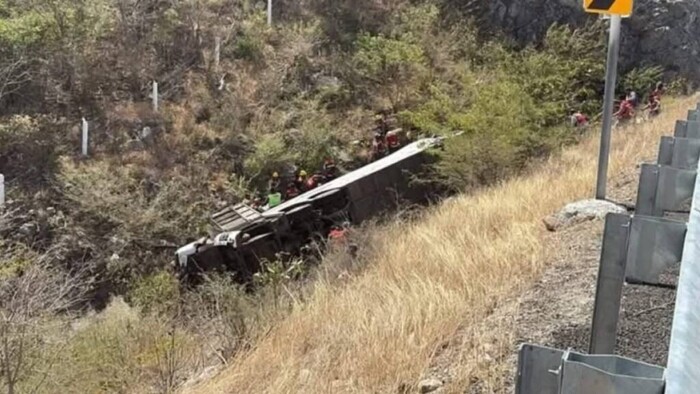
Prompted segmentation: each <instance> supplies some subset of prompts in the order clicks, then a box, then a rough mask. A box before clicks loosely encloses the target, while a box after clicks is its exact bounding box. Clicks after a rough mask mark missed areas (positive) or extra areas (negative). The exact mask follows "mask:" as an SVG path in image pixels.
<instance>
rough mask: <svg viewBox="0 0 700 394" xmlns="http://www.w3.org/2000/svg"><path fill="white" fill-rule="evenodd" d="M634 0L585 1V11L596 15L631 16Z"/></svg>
mask: <svg viewBox="0 0 700 394" xmlns="http://www.w3.org/2000/svg"><path fill="white" fill-rule="evenodd" d="M633 5H634V0H583V9H584V10H586V12H591V13H594V14H608V15H620V16H630V15H632V7H633Z"/></svg>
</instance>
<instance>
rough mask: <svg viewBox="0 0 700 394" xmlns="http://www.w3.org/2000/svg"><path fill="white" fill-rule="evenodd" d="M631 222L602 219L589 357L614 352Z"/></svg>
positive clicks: (622, 218) (618, 218)
mask: <svg viewBox="0 0 700 394" xmlns="http://www.w3.org/2000/svg"><path fill="white" fill-rule="evenodd" d="M630 220H631V218H630V216H629V215H625V214H618V213H610V214H608V215H607V216H606V217H605V230H604V233H603V234H604V235H603V249H602V251H601V254H600V266H599V268H598V283H597V286H596V293H595V306H594V309H593V325H592V327H591V340H590V346H589V352H590V353H591V354H606V353H613V352H614V350H615V341H616V336H617V322H618V320H619V316H620V302H621V299H622V287H623V285H624V282H625V266H626V263H627V245H628V241H629V226H630Z"/></svg>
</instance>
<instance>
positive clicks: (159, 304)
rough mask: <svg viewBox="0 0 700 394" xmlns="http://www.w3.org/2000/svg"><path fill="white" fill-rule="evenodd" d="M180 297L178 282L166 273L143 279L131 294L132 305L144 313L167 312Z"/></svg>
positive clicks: (139, 280) (158, 273)
mask: <svg viewBox="0 0 700 394" xmlns="http://www.w3.org/2000/svg"><path fill="white" fill-rule="evenodd" d="M178 297H179V286H178V281H177V279H176V278H174V277H173V276H172V275H171V274H170V273H168V272H166V271H161V272H157V273H155V274H152V275H149V276H145V277H142V278H140V279H138V281H137V282H136V283H135V284H134V286H133V289H132V290H131V291H130V292H129V299H130V301H131V303H132V304H133V305H135V306H137V307H139V308H141V310H142V311H143V312H144V313H150V312H165V311H167V310H168V309H170V308H171V307H173V306H174V305H175V304H176V302H177V300H178Z"/></svg>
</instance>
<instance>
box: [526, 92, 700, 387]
mask: <svg viewBox="0 0 700 394" xmlns="http://www.w3.org/2000/svg"><path fill="white" fill-rule="evenodd" d="M698 171H700V104H698V107H697V109H694V110H690V111H688V120H687V121H678V122H677V123H676V127H675V130H674V137H663V138H662V139H661V143H660V146H659V156H658V164H643V165H642V168H641V173H640V182H639V190H638V196H637V204H636V210H635V214H634V215H626V214H609V215H608V216H607V217H606V220H605V230H604V233H603V245H602V250H601V257H600V265H599V272H598V279H597V287H596V295H595V305H594V310H593V323H592V329H591V339H590V346H589V352H590V353H591V354H590V355H584V354H581V353H576V352H572V351H563V350H557V349H551V348H547V347H543V346H537V345H532V344H524V345H522V346H521V349H520V353H519V358H518V372H517V374H518V375H517V381H516V393H517V394H535V393H537V394H564V393H566V394H579V393H596V394H608V393H610V394H612V393H619V394H642V393H644V394H646V393H649V394H652V393H653V394H657V393H659V394H660V393H668V394H680V393H692V392H700V308H698V307H697V305H698V302H700V285H699V284H700V177H698V176H697V174H698ZM689 201H692V205H691V207H690V209H688V208H687V203H688V202H689ZM688 211H690V221H689V223H688V224H686V223H685V222H682V221H678V220H673V219H668V218H665V217H664V215H665V214H666V213H678V212H688ZM678 264H680V267H681V268H680V276H679V280H678V285H677V297H676V308H675V312H674V318H673V327H672V333H671V345H670V350H669V359H668V368H664V367H660V366H653V365H649V364H645V363H641V362H639V361H635V360H631V359H627V358H624V357H620V356H615V355H613V353H614V352H615V345H616V340H617V326H618V321H619V316H620V304H621V299H622V289H623V286H624V284H625V283H635V284H643V285H653V286H659V285H663V286H669V287H674V286H673V285H672V284H668V283H663V281H662V279H663V278H662V274H663V273H664V272H666V271H668V270H669V269H670V268H672V267H673V266H674V265H678Z"/></svg>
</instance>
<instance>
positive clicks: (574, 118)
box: [571, 111, 588, 127]
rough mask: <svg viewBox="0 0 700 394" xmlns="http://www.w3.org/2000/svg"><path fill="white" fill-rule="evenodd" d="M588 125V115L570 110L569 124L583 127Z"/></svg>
mask: <svg viewBox="0 0 700 394" xmlns="http://www.w3.org/2000/svg"><path fill="white" fill-rule="evenodd" d="M587 125H588V117H587V116H586V115H584V114H582V113H581V112H580V111H572V112H571V126H573V127H585V126H587Z"/></svg>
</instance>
